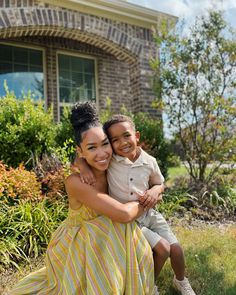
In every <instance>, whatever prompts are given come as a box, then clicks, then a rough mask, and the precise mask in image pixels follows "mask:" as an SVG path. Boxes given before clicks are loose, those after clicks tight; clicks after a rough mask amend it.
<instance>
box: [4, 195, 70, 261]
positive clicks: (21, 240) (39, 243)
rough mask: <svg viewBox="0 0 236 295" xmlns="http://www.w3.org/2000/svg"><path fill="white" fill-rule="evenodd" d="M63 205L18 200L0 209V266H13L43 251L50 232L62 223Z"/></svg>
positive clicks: (64, 214) (64, 206) (59, 203)
mask: <svg viewBox="0 0 236 295" xmlns="http://www.w3.org/2000/svg"><path fill="white" fill-rule="evenodd" d="M66 213H67V205H66V204H65V203H64V202H56V203H48V202H47V201H45V200H44V201H41V202H39V203H35V202H34V203H33V202H31V201H21V202H19V204H17V205H16V206H8V205H7V204H4V205H3V206H1V207H0V266H1V264H2V265H5V266H7V265H14V266H17V264H18V263H19V262H21V261H22V260H25V259H27V257H37V256H38V255H40V254H42V253H44V252H45V250H46V247H47V244H48V242H49V239H50V237H51V234H52V232H53V231H54V230H55V229H56V228H57V226H58V225H59V224H60V223H61V222H62V220H64V218H65V217H66Z"/></svg>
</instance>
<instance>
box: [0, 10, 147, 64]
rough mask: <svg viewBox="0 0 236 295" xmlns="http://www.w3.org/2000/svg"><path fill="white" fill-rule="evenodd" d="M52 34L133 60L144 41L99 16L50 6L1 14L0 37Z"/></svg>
mask: <svg viewBox="0 0 236 295" xmlns="http://www.w3.org/2000/svg"><path fill="white" fill-rule="evenodd" d="M25 36H52V37H64V38H69V39H73V40H78V41H81V42H84V43H87V44H91V45H94V46H96V47H98V48H101V49H103V50H105V51H106V52H109V53H110V54H112V55H114V56H115V57H116V58H118V59H120V60H124V61H127V62H129V63H133V62H135V61H136V60H137V58H138V57H139V56H140V55H141V53H142V50H143V44H142V43H141V42H140V41H139V40H137V39H136V38H134V37H132V36H128V34H127V33H126V32H124V31H122V30H120V29H119V28H117V27H116V26H115V25H113V24H110V23H108V22H106V21H105V20H104V19H102V18H98V17H94V16H90V15H86V14H82V13H80V12H74V11H68V10H63V9H53V8H36V7H28V8H27V9H24V10H23V9H20V8H5V9H1V13H0V38H1V39H8V38H15V37H25Z"/></svg>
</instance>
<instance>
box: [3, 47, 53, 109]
mask: <svg viewBox="0 0 236 295" xmlns="http://www.w3.org/2000/svg"><path fill="white" fill-rule="evenodd" d="M1 44H2V45H7V46H12V47H20V48H26V49H35V50H39V51H41V52H42V58H43V77H44V81H43V89H44V91H43V99H42V101H43V103H44V109H45V110H46V109H47V102H48V99H47V70H46V49H45V48H43V47H40V46H37V45H31V44H26V43H15V42H0V45H1ZM11 90H12V89H10V91H11ZM35 103H37V101H35Z"/></svg>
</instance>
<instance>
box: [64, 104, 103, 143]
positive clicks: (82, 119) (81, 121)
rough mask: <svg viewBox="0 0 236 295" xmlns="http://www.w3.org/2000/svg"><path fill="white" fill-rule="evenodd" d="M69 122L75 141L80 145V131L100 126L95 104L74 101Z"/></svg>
mask: <svg viewBox="0 0 236 295" xmlns="http://www.w3.org/2000/svg"><path fill="white" fill-rule="evenodd" d="M70 121H71V124H72V126H73V128H74V135H75V141H76V143H77V144H78V145H80V143H81V141H82V133H83V132H85V131H87V130H88V129H90V128H92V127H97V126H101V124H100V122H99V118H98V114H97V110H96V105H95V104H94V103H92V102H79V103H76V104H75V105H74V106H73V108H72V111H71V117H70Z"/></svg>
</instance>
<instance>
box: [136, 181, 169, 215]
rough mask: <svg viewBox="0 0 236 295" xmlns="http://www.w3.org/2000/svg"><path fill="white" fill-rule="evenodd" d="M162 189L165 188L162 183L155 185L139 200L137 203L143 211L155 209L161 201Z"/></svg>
mask: <svg viewBox="0 0 236 295" xmlns="http://www.w3.org/2000/svg"><path fill="white" fill-rule="evenodd" d="M164 189H165V186H164V184H163V183H162V184H155V185H153V186H152V187H151V188H150V189H148V190H147V191H146V192H145V194H144V195H143V196H141V197H140V198H139V202H140V204H142V205H143V206H144V209H145V210H148V209H150V208H153V207H155V206H156V204H157V203H159V202H161V201H162V193H163V192H164Z"/></svg>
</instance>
